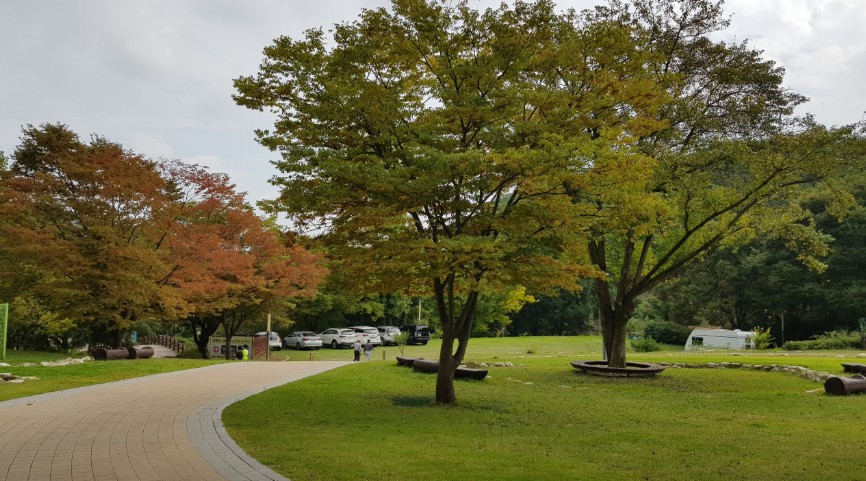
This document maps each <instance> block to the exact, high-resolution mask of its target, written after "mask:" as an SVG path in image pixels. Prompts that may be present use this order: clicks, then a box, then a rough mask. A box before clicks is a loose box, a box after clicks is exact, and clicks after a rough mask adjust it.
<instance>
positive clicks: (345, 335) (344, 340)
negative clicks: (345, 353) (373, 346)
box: [319, 327, 358, 349]
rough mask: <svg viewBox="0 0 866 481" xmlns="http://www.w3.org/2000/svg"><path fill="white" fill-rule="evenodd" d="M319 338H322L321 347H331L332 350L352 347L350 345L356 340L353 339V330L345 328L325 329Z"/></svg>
mask: <svg viewBox="0 0 866 481" xmlns="http://www.w3.org/2000/svg"><path fill="white" fill-rule="evenodd" d="M319 336H320V337H321V338H322V345H323V346H331V347H332V348H334V349H336V348H338V347H352V344H355V340H357V339H358V338H357V337H355V330H354V329H347V328H345V327H332V328H330V329H325V330H324V331H322V333H321V334H319Z"/></svg>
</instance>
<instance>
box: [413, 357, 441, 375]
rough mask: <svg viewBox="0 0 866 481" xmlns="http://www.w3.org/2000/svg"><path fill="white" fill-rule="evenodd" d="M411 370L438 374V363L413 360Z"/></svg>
mask: <svg viewBox="0 0 866 481" xmlns="http://www.w3.org/2000/svg"><path fill="white" fill-rule="evenodd" d="M412 369H414V370H416V371H418V372H439V361H433V360H430V359H420V358H419V359H415V362H413V363H412Z"/></svg>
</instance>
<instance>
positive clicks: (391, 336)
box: [376, 326, 400, 346]
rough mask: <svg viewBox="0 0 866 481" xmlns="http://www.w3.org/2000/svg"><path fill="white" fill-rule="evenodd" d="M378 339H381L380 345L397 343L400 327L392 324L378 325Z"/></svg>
mask: <svg viewBox="0 0 866 481" xmlns="http://www.w3.org/2000/svg"><path fill="white" fill-rule="evenodd" d="M376 329H378V330H379V339H381V340H382V345H383V346H386V345H388V344H397V336H399V335H400V329H397V328H396V327H394V326H379V327H377V328H376Z"/></svg>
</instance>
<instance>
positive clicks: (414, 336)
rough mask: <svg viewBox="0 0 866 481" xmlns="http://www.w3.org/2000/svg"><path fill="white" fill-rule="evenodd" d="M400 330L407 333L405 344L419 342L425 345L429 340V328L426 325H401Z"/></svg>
mask: <svg viewBox="0 0 866 481" xmlns="http://www.w3.org/2000/svg"><path fill="white" fill-rule="evenodd" d="M400 330H401V331H403V332H408V333H409V339H407V340H406V344H421V345H424V346H426V345H427V342H429V341H430V328H429V327H427V326H401V327H400Z"/></svg>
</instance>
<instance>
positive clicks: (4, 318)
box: [0, 304, 9, 360]
mask: <svg viewBox="0 0 866 481" xmlns="http://www.w3.org/2000/svg"><path fill="white" fill-rule="evenodd" d="M8 325H9V304H0V331H2V332H3V339H2V342H0V346H2V358H3V359H4V360H5V359H6V332H7V330H6V327H7V326H8Z"/></svg>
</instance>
